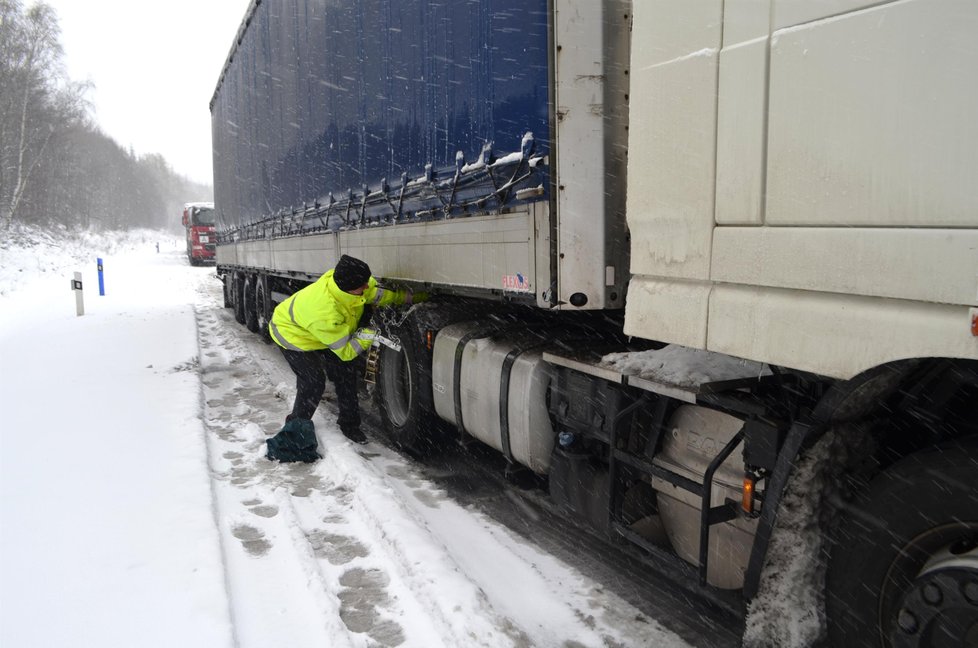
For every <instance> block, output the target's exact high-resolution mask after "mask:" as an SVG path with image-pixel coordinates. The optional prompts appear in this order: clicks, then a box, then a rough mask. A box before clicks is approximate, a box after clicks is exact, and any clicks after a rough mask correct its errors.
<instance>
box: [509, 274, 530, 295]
mask: <svg viewBox="0 0 978 648" xmlns="http://www.w3.org/2000/svg"><path fill="white" fill-rule="evenodd" d="M503 290H515V291H518V292H530V290H531V288H530V281H529V279H527V278H526V277H524V276H523V275H521V274H519V273H517V274H513V275H503Z"/></svg>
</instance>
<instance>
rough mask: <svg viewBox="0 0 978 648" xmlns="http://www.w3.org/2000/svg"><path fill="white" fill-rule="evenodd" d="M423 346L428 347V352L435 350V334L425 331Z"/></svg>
mask: <svg viewBox="0 0 978 648" xmlns="http://www.w3.org/2000/svg"><path fill="white" fill-rule="evenodd" d="M425 344H426V345H427V346H428V350H429V351H431V350H432V349H434V348H435V332H434V331H426V332H425Z"/></svg>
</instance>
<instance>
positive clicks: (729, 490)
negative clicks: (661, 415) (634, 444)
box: [652, 405, 757, 589]
mask: <svg viewBox="0 0 978 648" xmlns="http://www.w3.org/2000/svg"><path fill="white" fill-rule="evenodd" d="M742 426H743V421H741V420H740V419H738V418H735V417H733V416H730V415H729V414H724V413H723V412H718V411H716V410H711V409H706V408H704V407H697V406H694V405H684V406H682V407H680V408H679V409H678V410H676V413H675V414H674V415H673V416H672V418H671V419H670V420H669V425H668V428H667V432H666V434H665V437H664V439H663V442H662V451H661V452H660V453H659V454H658V455H656V457H655V459H654V460H653V463H655V464H656V465H658V466H659V467H660V468H665V469H666V470H669V471H670V472H673V473H676V474H679V475H682V476H683V477H686V478H688V479H692V480H693V481H696V482H701V483H702V481H703V475H704V474H705V473H706V470H707V467H708V466H709V464H710V462H711V461H713V459H714V458H715V457H716V456H717V455H718V454H719V452H720V450H721V449H723V447H724V446H725V445H726V444H727V443H728V442H729V441H730V440H731V439H732V438H733V437H734V435H736V434H737V432H738V431H739V430H740V428H741V427H742ZM743 475H744V460H743V455H742V452H741V451H736V450H735V451H734V452H733V454H731V455H730V456H729V457H728V458H727V460H726V461H724V462H723V464H722V465H721V466H720V468H719V469H718V470H717V472H716V474H715V475H714V479H713V487H712V492H711V499H712V504H713V506H719V505H720V504H722V503H723V502H724V500H725V499H734V500H737V501H739V500H740V497H741V483H742V479H743ZM652 488H653V489H655V490H656V491H657V493H658V498H657V499H658V503H659V515H660V516H661V519H662V523H663V525H664V527H665V529H666V533H667V535H668V536H669V542H670V544H671V545H672V547H673V549H674V550H675V551H676V553H677V554H679V556H680V557H682V558H683V559H684V560H686V561H687V562H690V563H692V564H694V565H695V564H697V563H698V561H699V548H700V508H701V501H700V497H699V496H698V495H694V494H693V493H690V492H689V491H686V490H683V489H681V488H677V487H676V486H674V485H672V484H670V483H669V482H667V481H665V480H663V479H660V478H658V477H653V478H652ZM756 529H757V520H756V519H748V518H742V517H741V518H736V519H734V520H731V521H730V522H725V523H723V524H718V525H717V526H715V527H713V530H712V531H711V533H710V543H709V545H710V547H709V559H708V567H707V582H709V583H710V584H711V585H713V586H715V587H719V588H721V589H739V588H741V587H743V585H744V573H745V572H746V570H747V563H748V561H749V559H750V550H751V546H752V545H753V542H754V534H755V532H756Z"/></svg>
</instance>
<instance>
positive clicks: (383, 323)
mask: <svg viewBox="0 0 978 648" xmlns="http://www.w3.org/2000/svg"><path fill="white" fill-rule="evenodd" d="M414 308H415V307H414V306H411V308H408V309H407V310H405V311H403V312H401V314H400V317H398V311H395V310H394V309H393V308H381V309H380V310H378V311H377V313H378V315H380V326H379V327H378V328H380V330H381V331H383V332H384V336H385V337H386V338H387V339H388V340H390V341H391V342H393V343H394V344H395V345H397V347H401V339H400V338H399V337H397V336H396V335H394V334H393V333H392V331H393V330H395V329H396V328H397V327H399V326H401V325H402V324H403V323H404V321H405V320H406V319H407V318H408V315H410V314H411V311H413V310H414ZM379 363H380V347H379V346H378V345H376V344H375V345H374V346H372V347H370V350H369V351H368V352H367V366H366V369H365V370H364V372H363V382H365V383H368V384H370V385H376V384H377V368H378V365H379Z"/></svg>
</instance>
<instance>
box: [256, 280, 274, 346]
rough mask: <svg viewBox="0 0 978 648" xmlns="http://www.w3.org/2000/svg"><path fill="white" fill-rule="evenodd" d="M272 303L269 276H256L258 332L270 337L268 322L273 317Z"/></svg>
mask: <svg viewBox="0 0 978 648" xmlns="http://www.w3.org/2000/svg"><path fill="white" fill-rule="evenodd" d="M271 314H272V304H271V302H270V301H269V299H268V276H267V275H256V277H255V315H256V317H257V321H258V334H259V335H261V336H263V337H266V338H267V337H268V322H269V319H271Z"/></svg>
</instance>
